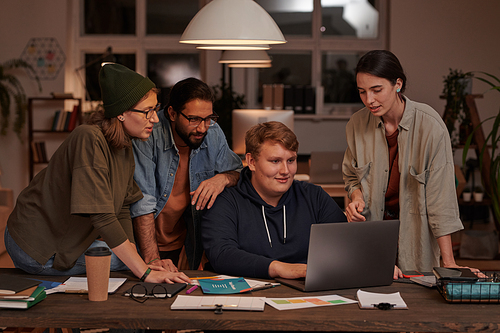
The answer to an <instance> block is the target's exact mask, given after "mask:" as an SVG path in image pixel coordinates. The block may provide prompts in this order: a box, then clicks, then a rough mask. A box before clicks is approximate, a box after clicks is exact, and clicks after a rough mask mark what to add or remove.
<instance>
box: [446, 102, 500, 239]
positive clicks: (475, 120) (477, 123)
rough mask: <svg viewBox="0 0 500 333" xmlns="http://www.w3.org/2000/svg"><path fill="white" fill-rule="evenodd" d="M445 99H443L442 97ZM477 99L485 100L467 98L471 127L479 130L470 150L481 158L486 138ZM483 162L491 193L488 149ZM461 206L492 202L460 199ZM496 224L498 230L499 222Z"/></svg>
mask: <svg viewBox="0 0 500 333" xmlns="http://www.w3.org/2000/svg"><path fill="white" fill-rule="evenodd" d="M442 98H443V97H442ZM477 98H483V95H482V94H473V95H467V96H466V97H465V101H466V103H467V106H468V108H469V114H470V118H471V125H472V128H473V129H474V128H477V130H476V131H475V132H474V135H473V141H472V144H471V146H470V149H473V150H474V151H475V152H476V156H477V157H478V158H479V156H480V154H481V147H483V146H484V145H485V144H486V139H485V136H484V132H483V127H482V126H481V119H480V118H479V113H478V111H477V106H476V101H475V100H476V99H477ZM446 117H447V112H446V110H445V112H444V114H443V119H446ZM455 148H460V149H462V148H463V146H462V145H458V146H455ZM482 158H483V160H482V168H481V170H480V171H481V178H482V181H483V185H484V187H485V192H486V193H489V192H490V189H491V185H490V178H489V177H490V164H491V157H490V153H489V151H488V149H486V150H485V152H484V154H483V157H482ZM459 204H460V205H463V206H472V207H473V206H483V205H484V206H491V200H490V199H488V198H485V199H483V201H482V202H475V201H470V202H464V201H463V200H462V199H460V198H459ZM493 219H494V220H496V218H495V215H493ZM496 222H497V223H495V225H496V226H497V229H498V222H499V221H496ZM499 231H500V230H499Z"/></svg>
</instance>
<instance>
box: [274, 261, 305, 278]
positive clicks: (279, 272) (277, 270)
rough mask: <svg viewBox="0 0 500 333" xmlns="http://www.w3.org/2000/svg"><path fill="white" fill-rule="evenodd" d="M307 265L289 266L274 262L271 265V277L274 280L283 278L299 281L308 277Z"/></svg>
mask: <svg viewBox="0 0 500 333" xmlns="http://www.w3.org/2000/svg"><path fill="white" fill-rule="evenodd" d="M306 271H307V265H306V264H287V263H284V262H281V261H277V260H274V261H273V262H271V264H270V265H269V276H270V277H272V278H275V277H282V278H285V279H298V278H303V277H306Z"/></svg>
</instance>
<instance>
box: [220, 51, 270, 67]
mask: <svg viewBox="0 0 500 333" xmlns="http://www.w3.org/2000/svg"><path fill="white" fill-rule="evenodd" d="M270 62H271V58H269V56H268V55H267V52H266V51H233V50H228V51H224V52H222V55H221V57H220V60H219V63H220V64H262V63H270Z"/></svg>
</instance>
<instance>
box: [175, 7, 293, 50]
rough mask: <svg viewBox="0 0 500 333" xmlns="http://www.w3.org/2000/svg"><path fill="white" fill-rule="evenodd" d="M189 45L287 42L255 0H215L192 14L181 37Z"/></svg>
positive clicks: (181, 41) (182, 41)
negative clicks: (193, 15)
mask: <svg viewBox="0 0 500 333" xmlns="http://www.w3.org/2000/svg"><path fill="white" fill-rule="evenodd" d="M180 43H188V44H215V45H231V44H245V45H251V44H282V43H286V40H285V37H284V36H283V34H282V33H281V30H280V29H279V27H278V25H277V24H276V22H274V20H273V19H272V17H271V16H270V15H269V14H268V13H267V12H266V11H265V10H264V8H262V7H261V6H260V5H259V4H257V3H256V2H255V1H253V0H212V1H211V2H209V3H208V4H206V5H205V6H204V7H203V8H202V9H201V10H200V11H199V12H198V13H197V14H196V15H195V17H193V19H192V20H191V22H189V25H188V26H187V27H186V30H184V33H183V34H182V36H181V40H180Z"/></svg>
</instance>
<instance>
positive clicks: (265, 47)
mask: <svg viewBox="0 0 500 333" xmlns="http://www.w3.org/2000/svg"><path fill="white" fill-rule="evenodd" d="M196 48H197V49H199V50H222V51H223V50H240V51H245V50H269V49H270V48H271V47H270V46H269V45H264V44H262V45H261V44H255V45H208V44H207V45H198V46H197V47H196Z"/></svg>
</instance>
